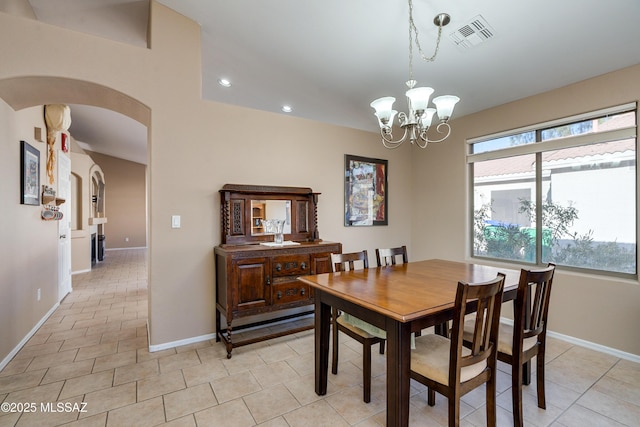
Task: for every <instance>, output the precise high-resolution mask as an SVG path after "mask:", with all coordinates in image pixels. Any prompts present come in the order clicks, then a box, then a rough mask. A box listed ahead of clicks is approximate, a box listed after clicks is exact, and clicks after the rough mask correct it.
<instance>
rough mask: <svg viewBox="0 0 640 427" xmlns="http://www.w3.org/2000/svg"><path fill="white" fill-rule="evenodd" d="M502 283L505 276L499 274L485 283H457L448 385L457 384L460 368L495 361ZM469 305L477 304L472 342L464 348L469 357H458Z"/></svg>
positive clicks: (460, 355)
mask: <svg viewBox="0 0 640 427" xmlns="http://www.w3.org/2000/svg"><path fill="white" fill-rule="evenodd" d="M504 280H505V275H504V274H502V273H499V274H498V276H497V277H496V278H495V279H493V280H490V281H487V282H482V283H466V282H459V283H458V289H457V292H456V303H455V308H454V317H453V329H452V334H451V355H450V371H449V381H450V382H449V384H454V382H451V381H459V380H460V370H461V369H462V368H463V367H465V366H470V365H473V364H475V363H478V362H481V361H483V360H487V359H489V358H492V359H493V360H494V361H495V356H496V350H497V340H498V325H499V323H500V310H501V307H502V293H503V289H504ZM470 302H475V303H477V308H476V310H477V311H476V313H475V325H474V331H473V334H472V336H473V339H472V341H471V343H470V347H469V346H468V348H470V350H471V354H469V355H467V356H462V344H463V333H464V321H465V315H466V308H467V304H468V303H470Z"/></svg>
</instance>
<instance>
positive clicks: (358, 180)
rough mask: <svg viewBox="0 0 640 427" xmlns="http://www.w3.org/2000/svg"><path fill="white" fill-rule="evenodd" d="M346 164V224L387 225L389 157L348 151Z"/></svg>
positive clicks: (345, 159)
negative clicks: (381, 158) (370, 155)
mask: <svg viewBox="0 0 640 427" xmlns="http://www.w3.org/2000/svg"><path fill="white" fill-rule="evenodd" d="M344 167H345V171H344V178H345V181H344V225H345V226H347V227H349V226H366V225H387V224H388V223H389V215H388V211H387V209H388V205H389V203H388V198H389V194H388V191H387V174H388V162H387V160H380V159H370V158H368V157H359V156H352V155H350V154H345V158H344Z"/></svg>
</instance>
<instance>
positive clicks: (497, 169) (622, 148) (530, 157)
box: [474, 113, 636, 178]
mask: <svg viewBox="0 0 640 427" xmlns="http://www.w3.org/2000/svg"><path fill="white" fill-rule="evenodd" d="M634 119H635V114H634V113H627V114H621V115H617V116H615V117H612V118H611V119H609V120H606V121H604V122H602V123H599V122H598V121H597V120H596V121H594V129H593V131H594V132H604V131H608V130H614V129H623V128H626V127H629V126H634V125H635V123H634ZM635 150H636V140H635V139H625V140H619V141H611V142H604V143H601V144H591V145H583V146H579V147H570V148H564V149H561V150H555V151H547V152H545V153H543V155H542V159H543V163H546V164H549V163H554V162H560V161H563V163H566V161H567V160H570V159H576V163H580V159H583V158H585V157H590V158H594V157H595V158H598V157H599V158H606V157H611V156H612V155H614V154H616V153H633V152H635ZM534 168H535V154H526V155H522V156H515V157H509V158H504V159H496V160H487V161H483V162H476V163H474V176H475V177H476V178H485V177H491V176H494V177H498V176H505V175H514V174H526V173H532V172H534Z"/></svg>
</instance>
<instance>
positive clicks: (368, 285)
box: [298, 259, 520, 427]
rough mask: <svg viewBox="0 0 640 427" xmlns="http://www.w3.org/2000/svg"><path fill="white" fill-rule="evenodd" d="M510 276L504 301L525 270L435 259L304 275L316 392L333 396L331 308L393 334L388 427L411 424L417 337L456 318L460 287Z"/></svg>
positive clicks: (389, 338) (512, 295) (389, 351)
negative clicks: (310, 302)
mask: <svg viewBox="0 0 640 427" xmlns="http://www.w3.org/2000/svg"><path fill="white" fill-rule="evenodd" d="M498 272H501V273H504V274H505V275H506V276H507V277H506V280H505V287H504V297H503V300H504V301H509V300H513V299H514V298H515V296H516V289H517V286H518V280H519V277H520V271H519V270H510V269H504V268H496V267H490V266H485V265H479V264H471V263H465V262H454V261H445V260H439V259H431V260H426V261H417V262H410V263H406V264H400V265H393V266H387V267H378V268H368V269H363V270H352V271H345V272H336V273H325V274H318V275H315V276H301V277H299V278H298V280H300V281H302V282H304V283H307V284H309V285H310V286H311V287H312V288H313V291H314V295H315V296H314V298H315V320H314V322H315V391H316V393H317V394H318V395H325V394H326V393H327V373H328V367H329V330H330V320H331V307H335V308H337V309H339V310H342V311H344V312H346V313H349V314H351V315H353V316H356V317H358V318H360V319H362V320H364V321H365V322H368V323H370V324H371V325H373V326H376V327H378V328H380V329H384V330H385V331H386V334H387V346H386V347H387V350H386V353H387V426H389V427H392V426H407V425H408V424H409V384H410V377H409V374H410V370H411V344H410V341H411V333H412V332H418V331H421V330H422V329H424V328H428V327H430V326H435V325H438V324H441V323H443V322H445V321H448V320H451V319H452V317H453V306H454V301H455V295H456V289H457V284H458V282H459V281H464V282H469V283H475V282H484V281H487V280H490V279H494V278H495V277H496V275H497V274H498Z"/></svg>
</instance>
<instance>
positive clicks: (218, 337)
mask: <svg viewBox="0 0 640 427" xmlns="http://www.w3.org/2000/svg"><path fill="white" fill-rule="evenodd" d="M216 342H220V312H219V311H218V310H217V309H216Z"/></svg>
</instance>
